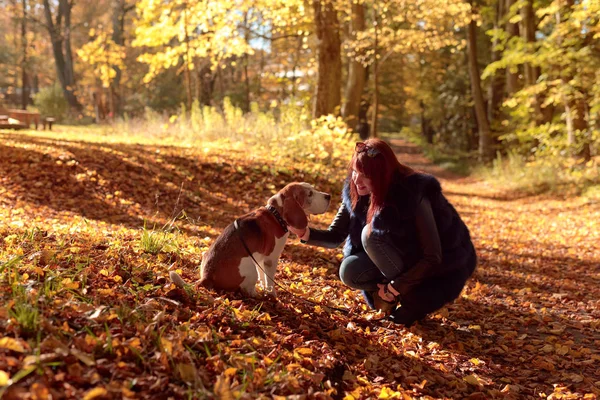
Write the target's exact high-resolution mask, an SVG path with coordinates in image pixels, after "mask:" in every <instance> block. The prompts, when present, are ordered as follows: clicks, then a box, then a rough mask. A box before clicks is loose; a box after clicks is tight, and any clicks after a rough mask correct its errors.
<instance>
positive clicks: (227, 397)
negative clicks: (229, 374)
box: [214, 376, 233, 400]
mask: <svg viewBox="0 0 600 400" xmlns="http://www.w3.org/2000/svg"><path fill="white" fill-rule="evenodd" d="M214 392H215V394H216V395H217V399H219V400H233V393H231V388H230V387H229V378H223V377H222V376H219V377H217V381H216V382H215V387H214Z"/></svg>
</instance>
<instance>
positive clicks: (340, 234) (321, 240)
mask: <svg viewBox="0 0 600 400" xmlns="http://www.w3.org/2000/svg"><path fill="white" fill-rule="evenodd" d="M349 231H350V213H349V212H348V210H347V209H346V206H345V205H344V203H342V204H341V205H340V208H339V209H338V212H337V214H336V216H335V218H334V219H333V222H332V223H331V225H329V228H327V229H314V228H310V236H309V237H308V240H307V241H306V242H304V241H303V243H307V244H310V245H313V246H319V247H328V248H330V249H334V248H336V247H338V246H339V245H340V244H342V243H343V242H344V240H345V239H346V237H348V233H349Z"/></svg>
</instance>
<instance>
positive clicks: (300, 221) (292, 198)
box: [283, 188, 308, 229]
mask: <svg viewBox="0 0 600 400" xmlns="http://www.w3.org/2000/svg"><path fill="white" fill-rule="evenodd" d="M305 197H306V194H305V193H304V190H303V189H301V188H300V189H299V190H290V191H288V193H287V194H286V196H285V198H284V200H283V219H284V220H285V222H287V223H288V225H291V226H292V227H294V228H295V229H304V228H306V226H307V225H308V219H307V218H306V214H305V213H304V209H303V208H302V205H303V204H304V200H305V199H304V198H305Z"/></svg>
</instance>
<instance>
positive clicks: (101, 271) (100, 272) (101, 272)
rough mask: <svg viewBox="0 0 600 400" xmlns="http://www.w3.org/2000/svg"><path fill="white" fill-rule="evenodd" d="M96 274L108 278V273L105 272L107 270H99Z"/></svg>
mask: <svg viewBox="0 0 600 400" xmlns="http://www.w3.org/2000/svg"><path fill="white" fill-rule="evenodd" d="M98 273H99V274H100V275H104V276H108V271H107V270H105V269H101V270H100V271H99V272H98Z"/></svg>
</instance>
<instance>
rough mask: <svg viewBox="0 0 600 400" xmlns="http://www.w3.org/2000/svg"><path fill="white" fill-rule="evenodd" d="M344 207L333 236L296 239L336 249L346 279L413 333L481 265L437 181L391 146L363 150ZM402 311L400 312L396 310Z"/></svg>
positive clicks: (361, 146) (323, 233)
mask: <svg viewBox="0 0 600 400" xmlns="http://www.w3.org/2000/svg"><path fill="white" fill-rule="evenodd" d="M342 200H343V201H342V204H341V205H340V208H339V210H338V213H337V215H336V216H335V219H334V220H333V222H332V223H331V225H330V226H329V228H328V229H327V230H319V229H312V228H311V229H306V230H305V231H301V232H295V233H296V234H297V235H298V236H299V237H300V238H301V239H302V242H303V243H308V244H311V245H315V246H321V247H329V248H335V247H338V246H339V245H340V244H341V243H342V241H344V239H346V244H345V246H344V259H343V261H342V264H341V266H340V278H341V280H342V282H344V284H346V285H347V286H350V287H352V288H354V289H360V290H363V294H364V295H365V299H366V300H367V303H368V304H369V305H370V306H371V307H372V308H378V309H383V310H384V311H391V314H390V319H391V320H393V321H395V322H397V323H401V324H404V325H406V326H410V325H412V324H413V323H414V322H415V321H418V320H420V319H422V318H424V317H425V316H426V315H427V314H429V313H432V312H433V311H435V310H438V309H439V308H441V307H442V306H443V305H444V304H446V303H448V302H450V301H452V300H454V299H456V298H457V297H458V296H459V294H460V292H461V290H462V288H463V287H464V285H465V283H466V281H467V279H468V278H469V277H470V276H471V274H472V273H473V270H474V269H475V265H476V263H477V257H476V255H475V248H474V247H473V243H472V242H471V237H470V235H469V230H468V229H467V227H466V225H465V224H464V223H463V221H462V220H461V219H460V216H459V215H458V213H457V212H456V210H455V209H454V207H453V206H452V205H451V204H450V203H449V202H448V200H447V199H446V198H445V197H444V195H443V194H442V189H441V186H440V183H439V182H438V180H437V179H435V178H434V177H433V176H431V175H427V174H424V173H419V172H415V171H414V170H413V169H412V168H410V167H408V166H406V165H403V164H401V163H400V162H399V161H398V159H397V158H396V155H395V154H394V151H393V150H392V149H391V148H390V147H389V145H388V144H387V143H385V142H384V141H382V140H379V139H369V140H367V141H365V142H359V143H357V144H356V149H355V152H354V154H353V156H352V161H351V162H350V164H349V168H348V176H347V179H346V181H345V184H344V189H343V192H342ZM398 304H400V306H399V307H396V306H397V305H398Z"/></svg>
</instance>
